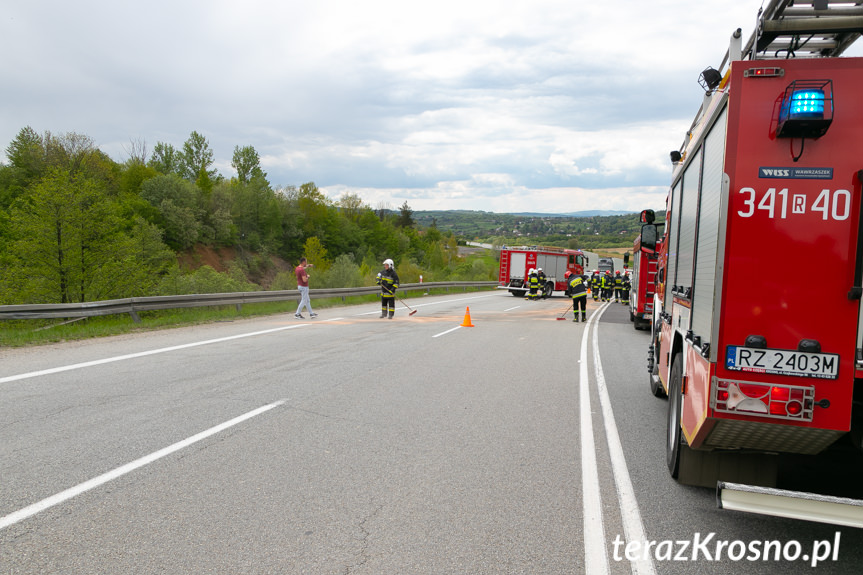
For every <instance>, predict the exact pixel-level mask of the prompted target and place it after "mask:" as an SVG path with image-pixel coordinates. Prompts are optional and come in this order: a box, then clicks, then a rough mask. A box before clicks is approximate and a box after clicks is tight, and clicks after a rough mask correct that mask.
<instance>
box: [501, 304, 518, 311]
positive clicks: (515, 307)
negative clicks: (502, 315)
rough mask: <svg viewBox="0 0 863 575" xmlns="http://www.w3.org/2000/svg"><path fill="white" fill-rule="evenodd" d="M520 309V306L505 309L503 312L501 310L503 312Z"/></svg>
mask: <svg viewBox="0 0 863 575" xmlns="http://www.w3.org/2000/svg"><path fill="white" fill-rule="evenodd" d="M520 307H521V306H520V305H517V306H515V307H511V308H509V309H505V310H503V311H512V310H514V309H518V308H520Z"/></svg>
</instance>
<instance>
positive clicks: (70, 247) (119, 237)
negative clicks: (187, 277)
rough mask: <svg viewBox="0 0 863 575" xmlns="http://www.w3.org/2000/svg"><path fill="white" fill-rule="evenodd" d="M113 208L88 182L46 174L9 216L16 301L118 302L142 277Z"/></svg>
mask: <svg viewBox="0 0 863 575" xmlns="http://www.w3.org/2000/svg"><path fill="white" fill-rule="evenodd" d="M123 225H124V222H123V220H122V219H121V218H120V214H119V204H117V202H116V201H113V200H111V199H110V198H109V196H108V195H106V193H105V190H104V184H103V183H101V182H99V181H98V180H95V179H92V178H86V177H83V176H81V175H72V174H69V173H68V172H66V171H64V170H59V169H56V168H55V169H52V170H51V171H49V173H48V174H47V175H46V176H45V177H44V178H43V179H42V180H41V181H40V183H39V184H36V185H35V186H33V187H32V188H31V189H30V190H29V191H28V193H27V195H26V197H22V201H19V202H17V203H16V205H15V206H14V207H13V209H12V212H11V218H10V227H11V229H12V236H13V238H14V241H13V250H12V251H11V253H12V254H14V257H13V260H12V262H11V265H12V267H13V270H12V272H11V275H12V276H13V279H16V280H18V281H19V282H20V283H18V285H19V288H18V290H17V292H16V293H15V299H16V300H17V301H19V302H24V303H41V302H61V303H67V302H83V301H93V300H97V299H103V298H106V297H123V296H126V295H129V292H130V290H133V289H134V288H135V285H136V284H137V283H139V282H140V279H141V278H142V275H146V274H148V273H149V270H147V269H144V267H143V266H142V265H141V262H140V260H139V259H138V258H137V254H138V253H139V251H138V249H137V245H136V243H135V239H134V237H133V236H132V235H129V234H126V233H124V230H123Z"/></svg>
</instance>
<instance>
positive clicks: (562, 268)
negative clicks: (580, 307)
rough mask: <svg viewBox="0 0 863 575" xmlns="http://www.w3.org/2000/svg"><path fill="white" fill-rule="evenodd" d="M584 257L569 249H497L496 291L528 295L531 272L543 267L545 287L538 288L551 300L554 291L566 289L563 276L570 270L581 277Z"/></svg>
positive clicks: (581, 253) (539, 247)
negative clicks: (498, 255) (498, 264)
mask: <svg viewBox="0 0 863 575" xmlns="http://www.w3.org/2000/svg"><path fill="white" fill-rule="evenodd" d="M586 265H587V257H585V255H584V252H582V251H581V250H569V249H564V248H557V247H542V246H531V247H520V248H507V247H504V248H502V249H501V250H500V269H499V271H498V284H499V285H498V288H499V289H508V290H509V293H511V294H512V295H514V296H524V295H525V293H527V290H528V287H529V286H528V285H527V279H528V274H529V273H530V270H532V269H539V268H542V271H543V273H544V274H545V278H546V281H545V285H542V286H540V293H541V294H543V295H544V296H545V297H551V295H552V292H554V291H563V290H565V289H566V282H565V278H564V276H565V274H566V272H567V271H570V272H572V273H574V274H578V275H583V274H584V266H586Z"/></svg>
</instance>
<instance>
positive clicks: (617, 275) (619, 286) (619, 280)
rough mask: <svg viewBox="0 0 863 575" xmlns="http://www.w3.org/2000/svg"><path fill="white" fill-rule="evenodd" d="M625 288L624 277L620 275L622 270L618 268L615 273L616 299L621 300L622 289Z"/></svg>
mask: <svg viewBox="0 0 863 575" xmlns="http://www.w3.org/2000/svg"><path fill="white" fill-rule="evenodd" d="M621 289H623V278H622V277H620V270H617V271H616V272H615V275H614V301H616V302H619V301H620V290H621Z"/></svg>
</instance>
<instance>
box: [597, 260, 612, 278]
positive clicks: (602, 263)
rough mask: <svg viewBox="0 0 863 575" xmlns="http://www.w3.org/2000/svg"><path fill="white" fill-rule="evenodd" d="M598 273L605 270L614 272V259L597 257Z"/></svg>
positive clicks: (602, 272)
mask: <svg viewBox="0 0 863 575" xmlns="http://www.w3.org/2000/svg"><path fill="white" fill-rule="evenodd" d="M598 267H599V275H602V274H604V273H605V272H606V271H610V272H611V273H614V260H613V259H612V258H599V264H598Z"/></svg>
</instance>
